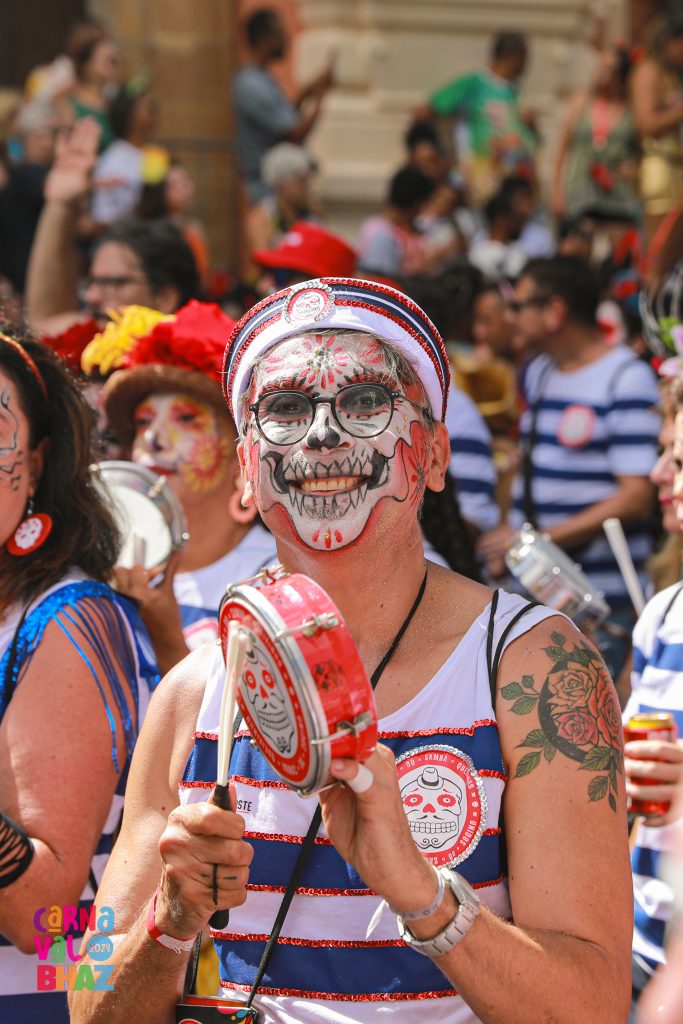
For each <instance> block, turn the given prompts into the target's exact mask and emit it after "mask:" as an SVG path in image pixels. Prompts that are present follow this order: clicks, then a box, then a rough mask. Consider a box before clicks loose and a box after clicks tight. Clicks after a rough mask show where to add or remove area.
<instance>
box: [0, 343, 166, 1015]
mask: <svg viewBox="0 0 683 1024" xmlns="http://www.w3.org/2000/svg"><path fill="white" fill-rule="evenodd" d="M90 442H91V432H90V410H89V409H88V406H87V405H86V403H85V401H84V399H83V398H82V397H81V395H80V393H79V391H78V389H77V386H76V384H75V382H74V380H73V379H72V378H71V376H70V375H69V373H68V372H67V370H66V369H65V368H64V366H63V364H62V363H61V362H60V361H59V360H58V359H57V357H56V356H55V355H54V354H53V353H52V352H51V351H50V350H49V349H47V348H45V347H44V346H42V345H39V344H37V343H35V342H29V341H26V342H19V341H16V340H14V339H12V338H9V337H6V336H5V335H0V933H1V934H0V1019H1V1020H3V1021H8V1022H9V1021H12V1022H13V1024H42V1022H43V1021H50V1022H54V1024H66V1022H67V1021H68V1012H67V1007H66V993H65V992H64V991H63V989H64V984H63V983H60V984H56V982H55V976H54V971H55V970H56V968H55V967H50V968H49V969H46V964H53V963H55V960H54V959H53V957H52V956H48V953H49V952H50V949H51V945H52V944H53V943H54V948H53V949H52V952H53V953H56V952H59V948H58V947H59V943H61V953H62V963H61V965H60V970H62V969H63V970H65V971H66V970H68V969H69V965H70V968H71V972H72V975H71V976H72V978H73V980H74V982H75V975H76V971H77V969H78V968H77V962H76V961H75V959H74V958H75V957H76V956H77V950H78V943H79V941H80V939H79V938H78V937H77V936H78V935H80V934H81V931H79V926H78V925H77V924H75V922H76V920H81V921H82V917H80V918H78V915H79V914H81V913H85V916H86V919H87V916H88V914H89V908H90V907H91V906H92V903H93V899H94V896H95V890H96V889H97V885H98V883H99V881H100V879H101V876H102V872H103V870H104V865H105V863H106V860H107V854H108V852H109V851H110V850H111V845H112V835H113V833H114V832H115V830H116V829H117V827H118V825H119V823H120V818H121V812H122V807H123V787H124V784H125V775H126V772H127V769H128V765H129V760H130V756H131V754H132V749H133V745H134V743H135V740H136V738H137V735H138V732H139V728H140V722H141V717H142V715H143V713H144V711H145V709H146V707H147V704H148V701H149V696H150V691H151V689H152V688H153V687H154V686H155V685H156V683H157V682H158V679H159V675H158V672H157V670H156V665H155V664H154V657H153V653H152V650H151V646H150V644H149V638H148V637H147V635H146V633H145V631H144V628H143V627H142V624H141V623H140V620H139V617H138V615H137V612H136V611H135V608H134V606H133V605H132V604H131V602H129V601H127V600H125V599H124V598H121V597H119V596H118V595H117V594H115V593H114V591H112V590H111V588H110V587H109V586H107V583H106V581H107V580H108V578H109V576H110V574H111V572H112V569H113V566H114V564H115V561H116V557H117V553H118V548H119V544H120V537H119V535H118V532H117V530H116V528H115V525H114V522H113V520H112V517H111V515H110V513H109V510H108V509H107V508H106V507H105V505H104V504H103V502H102V500H101V498H100V496H99V494H98V492H97V491H96V490H95V489H94V488H93V487H92V486H91V483H90V475H89V467H90V463H91V460H92V452H91V446H90ZM82 764H87V765H88V771H87V772H82V771H79V770H78V768H79V766H80V765H82ZM79 900H80V903H79ZM98 906H99V901H98ZM67 907H71V908H76V909H74V911H73V919H72V921H71V924H69V922H68V920H67V918H66V917H64V918H62V916H61V915H62V911H63V908H67ZM51 908H54V909H56V910H57V911H58V912H59V915H60V920H59V923H58V925H57V926H56V927H57V930H58V931H59V932H60V933H62V934H63V936H64V937H61V935H60V938H59V940H58V939H57V937H56V936H54V934H53V935H52V936H51V935H50V934H49V931H50V927H49V925H48V922H47V915H48V913H50V911H51ZM36 922H37V923H36ZM54 930H55V928H54V927H53V928H52V931H53V932H54ZM36 935H38V938H39V945H38V946H37V945H36ZM37 948H38V951H39V954H40V956H38V955H36V949H37ZM41 950H42V952H41ZM67 950H68V951H69V956H66V951H67ZM31 953H32V954H33V955H27V954H31ZM71 953H73V957H71V955H70V954H71ZM65 961H66V962H65ZM41 971H42V972H43V973H42V975H41ZM41 977H42V983H41Z"/></svg>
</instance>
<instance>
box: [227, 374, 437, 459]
mask: <svg viewBox="0 0 683 1024" xmlns="http://www.w3.org/2000/svg"><path fill="white" fill-rule="evenodd" d="M366 387H370V388H379V389H380V391H383V392H384V393H385V394H386V396H387V397H388V399H389V404H390V407H391V408H390V412H389V417H388V419H387V422H386V425H385V426H383V427H382V428H381V430H377V431H375V433H374V434H365V433H364V434H354V433H353V431H352V430H349V428H348V425H347V424H344V423H342V422H341V420H340V419H339V416H338V415H337V400H338V398H339V396H340V395H343V394H344V392H347V391H350V390H351V389H352V388H366ZM272 395H278V396H281V395H296V396H297V398H305V399H306V401H307V402H308V403H309V405H310V407H311V416H310V422H308V423H307V425H306V427H305V428H304V430H302V432H301V435H300V436H299V437H296V438H295V439H293V440H291V441H286V442H284V444H280V447H285V446H286V445H290V444H298V443H299V441H301V440H302V439H303V438H304V437H305V436H306V434H307V433H308V431H309V430H310V429H311V427H312V426H313V423H314V422H315V410H316V406H318V405H329V407H330V412H331V413H332V415H333V416H334V419H335V421H336V423H337V425H338V427H339V429H340V430H343V431H344V433H346V434H350V435H351V437H358V438H361V439H362V438H365V437H379V435H380V434H383V433H384V431H385V430H386V429H387V427H388V426H389V424H390V423H391V420H392V417H393V415H394V401H395V400H396V399H403V401H405V402H408V403H409V404H410V405H412V406H414V407H415V408H416V409H419V411H420V412H421V413H422V415H423V416H426V417H427V419H428V420H429V421H430V422H431V423H433V422H434V416H433V414H432V412H431V410H430V409H428V408H427V407H426V406H424V405H420V404H419V402H413V400H412V398H408V396H407V395H405V394H404V393H403V392H402V391H391V390H390V389H389V388H388V387H386V386H385V385H384V384H381V383H380V382H379V381H366V382H362V383H359V384H346V385H345V386H344V387H343V388H340V389H339V391H337V393H336V395H327V396H321V397H320V398H311V396H310V395H307V394H306V392H305V391H293V390H292V389H291V388H287V389H286V390H284V391H266V393H265V394H263V395H261V397H260V398H257V399H256V401H255V402H252V403H251V405H249V406H247V408H248V410H249V412H253V414H254V419H255V421H256V426H257V427H258V430H259V433H260V434H261V436H262V437H263V438H264V439H265V440H266V441H268V443H269V444H275V445H277V444H279V442H277V441H273V440H272V438H270V437H268V435H267V434H266V432H265V430H264V429H263V427H262V426H261V420H260V418H259V406H260V404H261V402H263V401H264V400H265V399H266V398H270V397H271V396H272Z"/></svg>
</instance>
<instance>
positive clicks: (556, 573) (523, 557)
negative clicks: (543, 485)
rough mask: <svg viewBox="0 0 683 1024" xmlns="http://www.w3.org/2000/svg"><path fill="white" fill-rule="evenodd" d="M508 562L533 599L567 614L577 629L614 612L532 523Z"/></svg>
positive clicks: (513, 544) (514, 541)
mask: <svg viewBox="0 0 683 1024" xmlns="http://www.w3.org/2000/svg"><path fill="white" fill-rule="evenodd" d="M505 562H506V564H507V567H508V569H509V570H510V572H511V573H512V575H513V576H514V577H515V579H516V580H518V581H519V582H520V583H521V584H522V586H523V587H524V589H525V590H527V591H528V592H529V594H531V596H532V597H534V598H535V599H536V600H537V601H540V603H541V604H545V605H547V606H548V607H549V608H555V609H556V610H557V611H558V612H564V614H565V615H568V616H569V618H570V619H573V621H574V622H575V623H576V625H577V626H582V625H586V624H591V625H597V624H598V623H600V622H602V620H603V619H605V618H606V617H607V616H608V615H609V613H610V607H609V605H608V604H607V602H606V601H605V599H604V597H603V595H602V594H601V593H600V591H599V590H596V589H595V587H594V586H593V585H592V584H591V582H590V581H589V580H588V578H587V577H586V576H585V575H584V573H583V572H582V571H581V569H580V568H579V566H578V565H577V564H576V563H575V562H573V561H572V560H571V558H570V557H569V556H568V555H567V554H565V552H564V551H562V549H561V548H558V546H557V544H553V542H552V541H551V540H550V539H549V538H548V537H547V536H545V535H544V534H542V533H538V531H537V530H534V529H533V527H531V526H529V525H528V523H527V524H525V525H524V526H523V527H522V529H521V530H518V531H517V533H515V534H514V536H513V537H512V538H511V540H510V541H509V543H508V546H507V551H506V553H505Z"/></svg>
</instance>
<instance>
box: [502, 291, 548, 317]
mask: <svg viewBox="0 0 683 1024" xmlns="http://www.w3.org/2000/svg"><path fill="white" fill-rule="evenodd" d="M551 299H552V295H530V296H529V298H528V299H508V300H507V302H506V306H507V308H508V309H509V310H510V312H511V313H521V311H522V310H523V309H526V308H527V307H529V306H545V305H546V303H547V302H550V300H551Z"/></svg>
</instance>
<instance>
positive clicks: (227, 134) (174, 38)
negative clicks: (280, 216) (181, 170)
mask: <svg viewBox="0 0 683 1024" xmlns="http://www.w3.org/2000/svg"><path fill="white" fill-rule="evenodd" d="M90 10H91V12H92V13H93V14H97V15H99V16H100V17H102V18H103V19H104V20H105V21H106V22H107V23H108V24H109V25H110V26H111V28H112V30H113V31H114V33H115V35H116V36H117V38H118V39H119V40H120V42H121V45H122V48H123V54H124V59H125V63H126V68H127V71H128V72H129V73H131V74H134V73H136V72H138V71H140V70H143V69H146V70H147V71H148V72H149V74H150V77H151V79H152V83H153V88H154V90H155V92H156V93H157V94H158V96H159V100H160V110H161V119H160V123H159V127H158V130H157V141H159V142H160V143H161V144H162V145H165V146H167V147H168V149H169V150H170V151H171V152H172V154H173V155H174V156H176V157H177V158H178V159H180V160H181V161H182V162H183V163H184V164H185V165H186V166H187V168H188V170H189V171H190V173H191V174H192V176H193V178H194V180H195V184H196V187H197V207H198V213H199V215H200V216H201V218H202V220H203V221H204V223H205V225H206V227H207V231H208V235H209V246H210V250H211V255H212V258H213V259H214V260H218V261H220V262H227V263H228V264H229V265H230V266H231V267H234V266H235V265H236V251H237V248H238V242H237V238H238V202H237V187H236V181H235V171H234V160H233V130H232V114H231V109H230V102H229V84H230V76H231V74H232V70H233V67H234V60H235V22H236V8H235V4H234V3H232V2H231V0H90Z"/></svg>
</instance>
